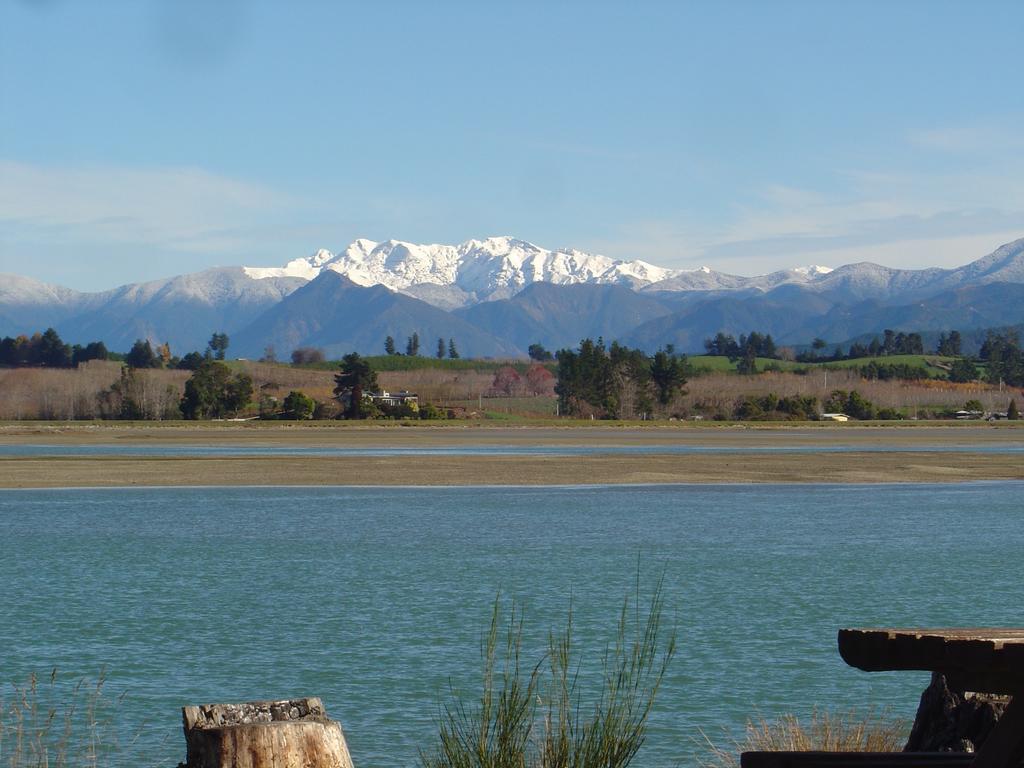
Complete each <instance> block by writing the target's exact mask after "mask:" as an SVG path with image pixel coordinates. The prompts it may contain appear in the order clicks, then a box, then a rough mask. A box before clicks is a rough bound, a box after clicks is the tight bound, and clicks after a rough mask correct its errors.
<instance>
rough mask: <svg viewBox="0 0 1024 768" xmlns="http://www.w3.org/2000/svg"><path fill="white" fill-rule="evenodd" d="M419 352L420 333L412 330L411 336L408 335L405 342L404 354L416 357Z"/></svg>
mask: <svg viewBox="0 0 1024 768" xmlns="http://www.w3.org/2000/svg"><path fill="white" fill-rule="evenodd" d="M419 353H420V335H419V334H418V333H416V332H415V331H413V334H412V336H410V337H409V339H408V341H406V343H405V354H407V355H408V356H409V357H416V356H417V355H418V354H419Z"/></svg>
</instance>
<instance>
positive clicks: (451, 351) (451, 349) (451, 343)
mask: <svg viewBox="0 0 1024 768" xmlns="http://www.w3.org/2000/svg"><path fill="white" fill-rule="evenodd" d="M448 358H449V359H450V360H458V359H459V350H457V349H456V348H455V339H448Z"/></svg>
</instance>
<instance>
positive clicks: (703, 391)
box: [682, 370, 1024, 418]
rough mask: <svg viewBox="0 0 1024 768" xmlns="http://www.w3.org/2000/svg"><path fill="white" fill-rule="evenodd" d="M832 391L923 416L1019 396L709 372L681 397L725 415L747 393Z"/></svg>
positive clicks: (849, 376)
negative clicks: (854, 394)
mask: <svg viewBox="0 0 1024 768" xmlns="http://www.w3.org/2000/svg"><path fill="white" fill-rule="evenodd" d="M837 389H845V390H848V391H849V390H854V389H855V390H857V391H858V392H859V393H860V394H861V395H863V396H864V397H865V398H867V399H868V400H870V401H871V402H872V403H874V404H875V405H876V406H878V407H879V408H906V409H909V410H911V412H912V414H913V411H915V410H916V411H917V413H918V415H919V416H921V417H922V418H923V417H926V416H927V415H928V414H929V412H938V411H943V410H947V409H953V410H958V409H960V408H963V407H964V403H966V402H967V401H968V400H980V401H981V403H982V405H983V406H984V408H985V410H988V411H1004V410H1006V406H1007V404H1008V403H1009V401H1010V398H1011V397H1017V398H1018V402H1020V399H1021V398H1022V397H1024V392H1022V391H1021V390H1018V389H1012V388H1005V387H1004V388H1003V390H1002V391H1001V390H1000V388H999V387H995V386H992V385H989V384H982V383H971V384H953V383H951V382H948V381H870V380H868V379H864V378H861V376H860V374H859V373H857V372H856V371H853V370H831V371H828V375H827V376H826V375H825V372H824V371H816V372H814V373H809V374H807V375H803V376H802V375H799V374H795V373H763V374H760V375H757V376H736V375H732V374H725V373H712V374H707V375H705V376H698V377H696V378H693V379H691V380H690V381H689V382H687V384H686V390H687V395H686V397H684V398H682V405H683V408H684V410H686V411H689V412H697V413H706V414H709V415H713V414H715V413H722V414H731V413H732V411H733V407H734V406H735V404H736V402H737V401H738V400H740V399H742V398H743V397H746V396H748V395H753V396H761V395H766V394H768V393H770V392H773V393H775V394H777V395H778V396H779V397H792V396H794V395H801V396H810V397H816V398H818V402H819V403H823V402H824V401H825V399H826V398H828V396H829V394H830V393H831V392H833V391H835V390H837Z"/></svg>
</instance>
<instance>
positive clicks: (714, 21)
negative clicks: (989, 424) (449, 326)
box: [0, 0, 1024, 289]
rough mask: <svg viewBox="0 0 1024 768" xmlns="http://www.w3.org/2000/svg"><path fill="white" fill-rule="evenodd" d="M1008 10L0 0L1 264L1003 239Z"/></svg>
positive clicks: (753, 256)
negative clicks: (464, 246) (363, 240)
mask: <svg viewBox="0 0 1024 768" xmlns="http://www.w3.org/2000/svg"><path fill="white" fill-rule="evenodd" d="M1022 32H1024V4H1022V3H1009V2H1008V3H997V2H989V3H981V2H979V3H968V2H959V3H952V2H941V1H937V0H936V1H932V2H824V1H820V0H819V1H818V2H750V3H746V2H710V0H709V2H701V3H685V2H674V3H663V4H662V3H655V2H648V3H642V2H634V3H621V4H613V3H601V2H556V1H555V0H551V2H529V1H526V2H508V3H497V2H492V3H484V2H473V3H470V2H465V3H463V2H437V3H422V2H395V3H384V2H381V3H354V2H352V3H349V2H326V1H325V2H294V3H285V2H276V3H261V2H247V1H246V2H243V1H242V0H237V1H233V0H220V2H217V3H206V2H189V1H188V0H166V1H165V0H160V1H158V2H157V1H152V2H151V1H148V0H123V1H120V2H117V1H115V0H95V1H94V2H72V1H71V0H34V1H29V0H0V272H13V273H18V274H24V275H30V276H32V277H36V278H39V279H43V280H46V281H48V282H54V283H59V284H63V285H68V286H71V287H75V288H82V289H99V288H106V287H111V286H113V285H116V284H120V283H124V282H134V281H138V280H144V279H151V278H156V277H161V276H167V275H171V274H179V273H182V272H189V271H195V270H198V269H202V268H205V267H209V266H214V265H228V264H246V265H251V266H259V265H280V264H283V263H285V262H286V261H288V260H290V259H292V258H296V257H298V256H304V255H307V254H309V253H311V252H312V251H314V250H315V249H317V248H321V247H326V248H330V249H332V250H338V249H341V248H343V247H344V246H345V245H346V244H347V243H349V242H350V241H351V240H353V239H355V238H356V237H367V238H370V239H373V240H384V239H388V238H396V239H401V240H410V241H413V242H452V243H454V242H461V241H463V240H466V239H469V238H474V237H475V238H481V237H486V236H490V235H499V234H509V235H514V236H516V237H520V238H523V239H527V240H531V241H533V242H536V243H538V244H540V245H543V246H545V247H577V248H583V249H586V250H592V251H596V252H599V253H604V254H606V255H608V256H612V257H616V258H643V259H646V260H648V261H652V262H654V263H657V264H661V265H665V266H672V267H682V268H690V267H697V266H700V265H703V264H707V265H709V266H711V267H713V268H716V269H720V270H723V271H727V272H733V273H737V274H759V273H763V272H766V271H769V270H771V269H776V268H782V267H789V266H797V265H804V264H810V263H818V264H825V265H829V266H838V265H839V264H842V263H849V262H854V261H861V260H871V261H877V262H880V263H884V264H889V265H891V266H901V267H924V266H954V265H958V264H962V263H965V262H967V261H971V260H973V259H975V258H977V257H980V256H982V255H984V254H985V253H987V252H989V251H990V250H992V249H993V248H994V247H996V246H997V245H999V244H1001V243H1003V242H1007V241H1009V240H1012V239H1015V238H1018V237H1022V236H1024V127H1022V126H1024V122H1022V118H1024V87H1022V86H1021V83H1022V82H1024V71H1022V70H1024V63H1022V62H1024V59H1022V58H1021V55H1020V39H1021V33H1022Z"/></svg>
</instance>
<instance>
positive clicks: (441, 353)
mask: <svg viewBox="0 0 1024 768" xmlns="http://www.w3.org/2000/svg"><path fill="white" fill-rule="evenodd" d="M444 353H445V348H444V339H440V338H439V339H438V340H437V352H436V353H435V357H437V359H438V360H443V359H444Z"/></svg>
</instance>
